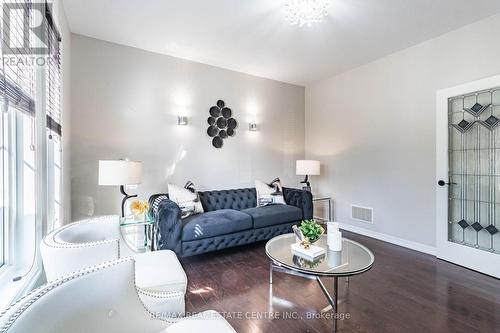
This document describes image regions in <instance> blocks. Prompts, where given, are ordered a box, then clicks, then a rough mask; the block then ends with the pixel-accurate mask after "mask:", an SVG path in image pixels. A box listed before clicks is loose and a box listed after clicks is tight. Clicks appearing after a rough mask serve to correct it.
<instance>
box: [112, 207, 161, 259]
mask: <svg viewBox="0 0 500 333" xmlns="http://www.w3.org/2000/svg"><path fill="white" fill-rule="evenodd" d="M141 226H143V227H144V242H143V243H144V244H143V245H142V246H140V245H139V246H138V245H137V244H138V242H137V239H138V238H139V236H140V233H139V232H138V229H139V227H141ZM120 229H121V233H122V236H123V239H124V240H125V242H127V245H128V246H129V247H130V248H132V249H135V250H136V251H137V252H147V251H156V250H157V239H158V237H157V234H156V233H157V228H156V223H155V221H154V220H153V219H151V218H150V217H148V216H145V217H144V218H142V219H135V218H133V217H130V218H127V217H122V218H120Z"/></svg>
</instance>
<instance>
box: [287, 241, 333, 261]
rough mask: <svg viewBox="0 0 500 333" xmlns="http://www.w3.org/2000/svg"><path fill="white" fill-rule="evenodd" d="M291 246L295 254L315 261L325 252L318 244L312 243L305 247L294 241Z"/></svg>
mask: <svg viewBox="0 0 500 333" xmlns="http://www.w3.org/2000/svg"><path fill="white" fill-rule="evenodd" d="M290 247H291V249H292V253H293V254H295V255H296V256H299V257H302V258H304V259H307V260H310V261H314V260H315V259H317V258H319V257H321V256H322V255H324V254H325V249H324V248H322V247H319V246H316V245H310V246H309V248H308V249H304V248H303V247H302V246H301V245H300V243H294V244H292V245H291V246H290Z"/></svg>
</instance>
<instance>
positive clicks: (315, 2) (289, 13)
mask: <svg viewBox="0 0 500 333" xmlns="http://www.w3.org/2000/svg"><path fill="white" fill-rule="evenodd" d="M330 1H331V0H288V1H287V3H286V4H285V9H286V17H287V19H288V20H289V21H290V23H291V24H293V25H298V26H299V27H302V26H304V25H307V26H311V25H312V24H313V23H319V22H321V21H322V20H323V17H325V16H327V15H328V10H327V8H328V6H329V5H330Z"/></svg>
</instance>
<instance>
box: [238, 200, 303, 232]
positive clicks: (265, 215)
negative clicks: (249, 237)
mask: <svg viewBox="0 0 500 333" xmlns="http://www.w3.org/2000/svg"><path fill="white" fill-rule="evenodd" d="M242 212H244V213H247V214H249V215H250V216H252V219H253V227H254V228H263V227H267V226H270V225H276V224H282V223H287V222H293V221H300V220H302V210H301V209H300V208H297V207H295V206H290V205H271V206H264V207H255V208H248V209H244V210H242Z"/></svg>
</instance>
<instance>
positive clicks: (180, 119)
mask: <svg viewBox="0 0 500 333" xmlns="http://www.w3.org/2000/svg"><path fill="white" fill-rule="evenodd" d="M187 124H188V117H186V116H177V125H179V126H186V125H187Z"/></svg>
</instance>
